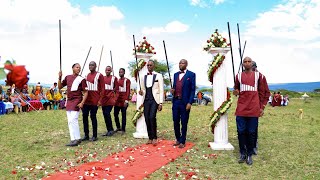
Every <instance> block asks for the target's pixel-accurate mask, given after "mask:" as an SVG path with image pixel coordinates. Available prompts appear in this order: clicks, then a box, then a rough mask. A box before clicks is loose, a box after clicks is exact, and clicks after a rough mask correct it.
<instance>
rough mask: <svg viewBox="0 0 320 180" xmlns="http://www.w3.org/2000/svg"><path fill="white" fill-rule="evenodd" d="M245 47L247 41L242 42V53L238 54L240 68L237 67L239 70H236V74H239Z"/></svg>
mask: <svg viewBox="0 0 320 180" xmlns="http://www.w3.org/2000/svg"><path fill="white" fill-rule="evenodd" d="M246 45H247V41H245V42H244V45H243V49H242V53H241V54H240V58H241V60H240V66H239V69H238V74H239V72H240V68H241V67H242V59H243V54H244V50H245V49H246Z"/></svg>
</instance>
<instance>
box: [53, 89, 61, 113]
mask: <svg viewBox="0 0 320 180" xmlns="http://www.w3.org/2000/svg"><path fill="white" fill-rule="evenodd" d="M53 100H54V109H55V110H57V109H59V106H60V104H59V103H60V101H61V100H62V95H61V91H57V92H55V93H54V96H53Z"/></svg>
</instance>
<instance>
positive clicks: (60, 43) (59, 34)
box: [59, 19, 62, 71]
mask: <svg viewBox="0 0 320 180" xmlns="http://www.w3.org/2000/svg"><path fill="white" fill-rule="evenodd" d="M59 45H60V71H62V55H61V20H60V19H59Z"/></svg>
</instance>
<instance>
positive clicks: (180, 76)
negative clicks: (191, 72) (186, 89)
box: [179, 69, 187, 81]
mask: <svg viewBox="0 0 320 180" xmlns="http://www.w3.org/2000/svg"><path fill="white" fill-rule="evenodd" d="M180 72H182V71H180ZM183 72H184V73H180V74H179V81H180V80H181V79H182V78H183V76H184V75H185V74H186V72H187V70H186V69H185V70H184V71H183Z"/></svg>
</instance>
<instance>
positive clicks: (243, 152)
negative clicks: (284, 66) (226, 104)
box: [233, 57, 270, 165]
mask: <svg viewBox="0 0 320 180" xmlns="http://www.w3.org/2000/svg"><path fill="white" fill-rule="evenodd" d="M243 67H244V68H245V71H244V72H242V73H239V74H238V75H237V76H236V82H235V86H234V91H233V94H234V95H239V98H238V104H237V109H236V113H235V115H236V121H237V130H238V140H239V148H240V159H239V163H243V162H246V163H247V164H248V165H252V163H253V161H252V155H253V154H254V151H253V148H254V147H255V139H256V133H257V132H256V131H257V127H258V118H259V117H261V116H262V115H263V113H264V108H265V106H266V104H267V102H268V99H269V96H270V91H269V88H268V84H267V81H266V78H265V77H264V76H263V75H262V74H261V73H260V72H255V71H252V60H251V58H250V57H246V58H244V60H243Z"/></svg>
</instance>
